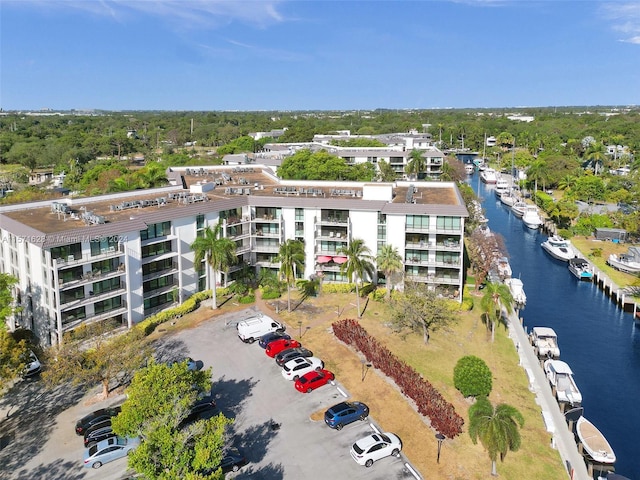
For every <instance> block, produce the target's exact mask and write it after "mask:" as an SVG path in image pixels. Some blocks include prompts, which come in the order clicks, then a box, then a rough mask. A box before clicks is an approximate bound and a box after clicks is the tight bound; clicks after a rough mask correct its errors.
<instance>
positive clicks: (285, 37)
mask: <svg viewBox="0 0 640 480" xmlns="http://www.w3.org/2000/svg"><path fill="white" fill-rule="evenodd" d="M0 17H1V20H0V21H1V25H0V26H1V34H0V35H1V38H0V40H1V57H0V70H1V73H0V82H1V83H0V106H1V107H2V108H4V109H5V110H16V109H40V108H52V109H88V108H96V109H106V110H311V109H319V110H332V109H337V110H346V109H375V108H481V107H517V106H562V105H638V104H640V2H638V1H635V2H625V1H623V0H619V1H556V0H549V1H527V0H514V1H499V0H466V1H465V0H458V1H426V0H423V1H413V2H407V1H349V0H341V1H323V2H317V1H270V0H264V1H258V2H248V1H247V2H243V1H237V0H228V1H219V0H201V1H197V0H193V1H189V0H179V1H150V0H137V1H136V0H134V1H131V0H127V1H124V0H64V1H58V0H41V1H34V0H19V1H15V0H2V1H1V3H0Z"/></svg>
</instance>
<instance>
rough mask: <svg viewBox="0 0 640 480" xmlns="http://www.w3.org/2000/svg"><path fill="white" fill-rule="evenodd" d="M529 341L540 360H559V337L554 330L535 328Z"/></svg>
mask: <svg viewBox="0 0 640 480" xmlns="http://www.w3.org/2000/svg"><path fill="white" fill-rule="evenodd" d="M529 341H530V342H531V345H533V349H534V351H535V353H536V355H537V356H538V357H539V358H559V357H560V347H558V336H557V335H556V332H555V330H554V329H553V328H550V327H533V328H532V329H531V333H530V334H529Z"/></svg>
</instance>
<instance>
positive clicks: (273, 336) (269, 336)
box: [258, 332, 291, 348]
mask: <svg viewBox="0 0 640 480" xmlns="http://www.w3.org/2000/svg"><path fill="white" fill-rule="evenodd" d="M280 339H284V340H290V339H291V337H290V336H289V335H288V334H286V333H284V332H269V333H265V334H264V335H262V336H261V337H260V340H259V341H258V345H260V346H261V347H262V348H267V345H269V344H270V343H271V342H274V341H276V340H280Z"/></svg>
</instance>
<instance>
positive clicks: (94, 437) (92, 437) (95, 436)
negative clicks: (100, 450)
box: [84, 422, 116, 448]
mask: <svg viewBox="0 0 640 480" xmlns="http://www.w3.org/2000/svg"><path fill="white" fill-rule="evenodd" d="M115 436H116V434H115V433H113V429H112V428H111V422H109V425H106V426H104V427H100V428H96V429H95V430H91V431H90V432H89V431H88V432H87V434H86V435H85V437H84V448H89V447H90V446H91V445H94V444H96V443H98V442H101V441H102V440H106V439H107V438H111V437H115Z"/></svg>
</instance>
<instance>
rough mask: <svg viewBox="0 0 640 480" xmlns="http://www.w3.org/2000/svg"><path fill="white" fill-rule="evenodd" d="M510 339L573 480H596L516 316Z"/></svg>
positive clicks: (543, 418) (548, 429) (556, 446)
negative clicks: (591, 474) (590, 472)
mask: <svg viewBox="0 0 640 480" xmlns="http://www.w3.org/2000/svg"><path fill="white" fill-rule="evenodd" d="M509 336H510V337H511V339H512V340H513V343H514V344H515V346H516V349H517V351H518V354H519V355H520V366H521V367H522V368H523V369H524V371H525V373H526V375H527V379H528V380H529V390H531V392H533V393H535V395H536V403H537V404H538V405H539V406H540V408H541V409H542V420H543V422H544V424H545V427H546V429H547V432H549V433H550V434H551V446H552V447H553V448H555V449H557V450H558V453H559V454H560V457H561V458H562V461H563V463H564V465H565V468H566V469H567V474H568V476H569V478H570V479H572V480H592V479H593V477H591V476H589V472H588V470H587V466H586V464H585V461H584V457H583V456H582V455H581V454H580V452H579V451H578V445H577V444H576V441H575V438H574V435H573V432H571V430H569V426H568V425H567V421H566V419H565V417H564V414H563V413H562V411H561V410H560V405H558V402H557V401H556V398H555V397H554V396H553V393H552V392H551V387H550V386H549V382H548V381H547V377H546V376H545V374H544V371H543V370H542V368H541V366H540V361H539V359H538V357H537V356H536V354H535V353H534V351H533V347H532V346H531V344H530V343H529V337H528V335H527V332H526V331H525V329H524V327H523V326H522V322H521V320H520V319H519V318H518V317H517V314H516V313H513V314H511V315H509Z"/></svg>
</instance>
